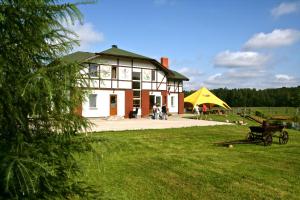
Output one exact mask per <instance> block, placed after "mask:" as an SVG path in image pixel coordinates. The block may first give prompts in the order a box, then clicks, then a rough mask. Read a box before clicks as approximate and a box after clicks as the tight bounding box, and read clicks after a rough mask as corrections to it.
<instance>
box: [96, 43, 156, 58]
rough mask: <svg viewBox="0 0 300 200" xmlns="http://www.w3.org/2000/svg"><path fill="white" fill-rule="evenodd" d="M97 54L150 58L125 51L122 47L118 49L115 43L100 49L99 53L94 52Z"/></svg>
mask: <svg viewBox="0 0 300 200" xmlns="http://www.w3.org/2000/svg"><path fill="white" fill-rule="evenodd" d="M96 54H97V55H110V56H120V57H126V58H137V59H144V60H152V58H149V57H146V56H142V55H139V54H136V53H133V52H130V51H126V50H123V49H119V48H118V47H117V46H116V45H113V46H112V48H110V49H107V50H105V51H102V52H100V53H96Z"/></svg>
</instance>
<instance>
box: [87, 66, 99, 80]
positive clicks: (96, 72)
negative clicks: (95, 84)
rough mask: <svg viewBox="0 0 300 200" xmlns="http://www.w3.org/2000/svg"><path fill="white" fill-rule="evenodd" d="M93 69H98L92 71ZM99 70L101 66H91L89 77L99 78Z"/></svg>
mask: <svg viewBox="0 0 300 200" xmlns="http://www.w3.org/2000/svg"><path fill="white" fill-rule="evenodd" d="M92 67H94V68H96V70H95V71H92V70H91V69H92ZM98 69H99V65H97V64H89V69H88V71H89V72H88V74H89V76H90V77H98V71H99V70H98Z"/></svg>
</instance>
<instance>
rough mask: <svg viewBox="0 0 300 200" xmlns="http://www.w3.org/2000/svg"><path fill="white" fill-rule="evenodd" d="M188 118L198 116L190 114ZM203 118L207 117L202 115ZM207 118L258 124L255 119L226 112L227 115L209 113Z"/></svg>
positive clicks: (252, 124)
mask: <svg viewBox="0 0 300 200" xmlns="http://www.w3.org/2000/svg"><path fill="white" fill-rule="evenodd" d="M186 118H189V119H197V116H196V115H190V116H187V117H186ZM198 118H199V117H198ZM202 119H203V120H205V117H204V116H202ZM206 120H212V121H218V122H226V120H228V121H229V122H230V123H234V122H236V121H243V122H244V123H247V125H251V126H255V125H258V124H257V123H256V122H255V121H253V120H248V119H246V118H244V117H241V116H240V115H237V114H226V115H218V114H209V115H207V117H206Z"/></svg>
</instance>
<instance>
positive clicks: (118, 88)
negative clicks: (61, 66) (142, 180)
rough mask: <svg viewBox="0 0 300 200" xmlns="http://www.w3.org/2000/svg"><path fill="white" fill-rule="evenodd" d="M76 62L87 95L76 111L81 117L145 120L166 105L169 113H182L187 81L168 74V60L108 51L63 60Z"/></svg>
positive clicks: (173, 74) (119, 50) (177, 75)
mask: <svg viewBox="0 0 300 200" xmlns="http://www.w3.org/2000/svg"><path fill="white" fill-rule="evenodd" d="M64 59H65V60H67V61H77V62H80V63H81V64H82V65H83V66H84V67H83V69H82V70H81V71H80V73H81V74H82V76H83V77H84V79H85V80H86V81H87V83H88V87H87V88H85V89H86V90H88V91H89V94H88V96H87V98H86V100H85V101H84V102H82V105H81V106H80V108H79V109H78V111H79V114H81V115H82V116H84V117H99V118H102V117H109V116H119V117H125V118H130V117H131V116H132V115H133V113H135V112H136V111H137V115H139V116H142V117H147V116H149V114H151V112H152V107H153V105H154V104H157V105H158V106H159V107H161V106H162V105H163V104H166V106H167V108H168V111H169V112H170V113H178V114H182V113H183V109H184V108H183V107H184V100H183V99H184V95H183V81H188V78H186V77H185V76H183V75H182V74H180V73H178V72H176V71H173V70H170V69H169V65H168V58H161V62H158V61H156V60H155V59H152V58H148V57H145V56H142V55H138V54H135V53H132V52H129V51H125V50H122V49H119V48H118V47H117V46H115V45H113V46H112V48H110V49H108V50H105V51H103V52H100V53H88V52H75V53H73V54H70V55H68V56H65V57H64Z"/></svg>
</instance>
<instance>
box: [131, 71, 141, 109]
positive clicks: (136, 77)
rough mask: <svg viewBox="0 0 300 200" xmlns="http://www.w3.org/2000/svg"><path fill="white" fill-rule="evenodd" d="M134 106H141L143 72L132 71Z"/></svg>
mask: <svg viewBox="0 0 300 200" xmlns="http://www.w3.org/2000/svg"><path fill="white" fill-rule="evenodd" d="M132 90H133V107H135V108H140V106H141V72H132Z"/></svg>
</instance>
